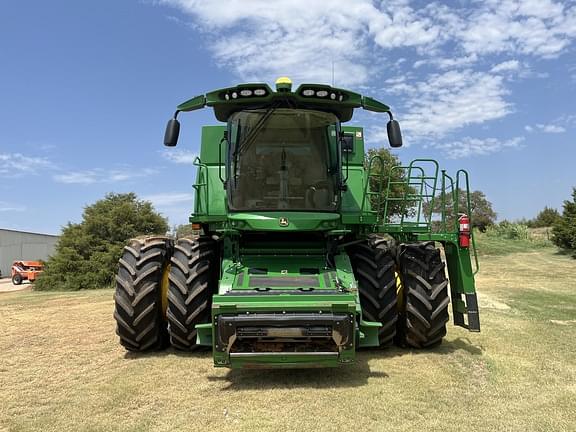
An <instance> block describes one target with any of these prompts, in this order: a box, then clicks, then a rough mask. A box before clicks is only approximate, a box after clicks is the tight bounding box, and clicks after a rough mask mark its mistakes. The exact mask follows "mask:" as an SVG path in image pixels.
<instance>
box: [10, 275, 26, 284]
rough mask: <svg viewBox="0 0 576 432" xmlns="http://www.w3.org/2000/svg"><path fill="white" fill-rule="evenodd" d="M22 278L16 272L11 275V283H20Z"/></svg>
mask: <svg viewBox="0 0 576 432" xmlns="http://www.w3.org/2000/svg"><path fill="white" fill-rule="evenodd" d="M23 280H24V279H23V278H22V276H21V275H19V274H18V273H16V274H15V275H14V276H12V283H13V284H14V285H20V284H21V283H22V281H23Z"/></svg>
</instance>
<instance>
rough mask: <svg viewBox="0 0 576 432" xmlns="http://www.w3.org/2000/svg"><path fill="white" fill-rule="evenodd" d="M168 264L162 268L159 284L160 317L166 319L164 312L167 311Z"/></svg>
mask: <svg viewBox="0 0 576 432" xmlns="http://www.w3.org/2000/svg"><path fill="white" fill-rule="evenodd" d="M169 275H170V264H168V265H167V266H166V267H164V272H163V273H162V281H161V283H160V301H161V302H162V316H164V318H166V310H167V309H168V287H169V286H170V280H169V279H168V277H169Z"/></svg>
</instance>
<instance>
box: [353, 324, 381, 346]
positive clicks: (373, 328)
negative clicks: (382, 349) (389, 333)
mask: <svg viewBox="0 0 576 432" xmlns="http://www.w3.org/2000/svg"><path fill="white" fill-rule="evenodd" d="M380 327H382V324H381V323H375V322H370V321H364V320H362V321H360V340H359V343H358V346H359V348H375V347H377V346H378V345H379V344H380V341H379V340H378V329H379V328H380Z"/></svg>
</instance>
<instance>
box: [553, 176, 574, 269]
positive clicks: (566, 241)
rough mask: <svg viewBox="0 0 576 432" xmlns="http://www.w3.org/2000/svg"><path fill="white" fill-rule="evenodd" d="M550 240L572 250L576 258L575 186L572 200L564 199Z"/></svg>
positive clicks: (560, 246)
mask: <svg viewBox="0 0 576 432" xmlns="http://www.w3.org/2000/svg"><path fill="white" fill-rule="evenodd" d="M552 242H553V243H554V244H555V245H556V246H558V247H559V248H562V249H566V250H569V251H572V254H573V256H574V257H575V258H576V187H575V188H573V189H572V201H569V200H566V201H564V210H563V212H562V216H561V217H560V219H559V220H558V221H557V222H556V224H555V225H554V226H553V228H552Z"/></svg>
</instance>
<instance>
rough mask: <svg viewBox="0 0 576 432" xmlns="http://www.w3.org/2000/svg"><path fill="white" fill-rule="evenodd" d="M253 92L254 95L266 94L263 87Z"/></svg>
mask: <svg viewBox="0 0 576 432" xmlns="http://www.w3.org/2000/svg"><path fill="white" fill-rule="evenodd" d="M254 94H255V95H256V96H266V90H264V89H256V90H254Z"/></svg>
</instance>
